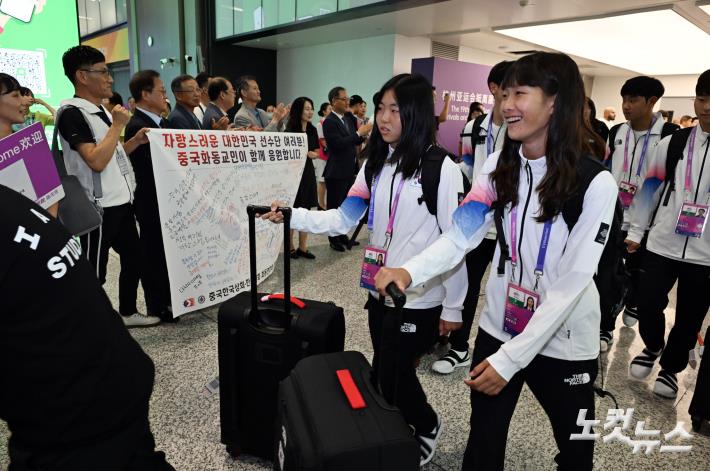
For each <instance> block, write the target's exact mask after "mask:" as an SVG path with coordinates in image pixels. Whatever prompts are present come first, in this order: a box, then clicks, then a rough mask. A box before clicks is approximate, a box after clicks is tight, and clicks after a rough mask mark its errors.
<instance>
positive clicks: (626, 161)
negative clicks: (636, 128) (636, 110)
mask: <svg viewBox="0 0 710 471" xmlns="http://www.w3.org/2000/svg"><path fill="white" fill-rule="evenodd" d="M657 119H658V117H657V116H654V117H653V120H652V121H651V127H649V128H648V131H647V132H646V136H645V137H644V139H643V147H642V148H641V157H640V158H639V163H638V165H637V166H636V177H637V178H638V177H640V176H641V167H642V166H643V162H644V160H646V152H647V151H648V141H649V140H650V139H651V130H652V129H653V125H654V124H656V120H657ZM630 137H631V123H629V124H628V129H627V130H626V142H625V143H624V173H626V172H628V171H629V138H630ZM630 176H631V175H629V177H630Z"/></svg>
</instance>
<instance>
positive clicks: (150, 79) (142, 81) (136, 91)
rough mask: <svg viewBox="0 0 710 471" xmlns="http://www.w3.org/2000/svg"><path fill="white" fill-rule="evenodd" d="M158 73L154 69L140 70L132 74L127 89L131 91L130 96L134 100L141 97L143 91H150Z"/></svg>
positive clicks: (158, 75)
mask: <svg viewBox="0 0 710 471" xmlns="http://www.w3.org/2000/svg"><path fill="white" fill-rule="evenodd" d="M159 77H160V74H159V73H158V72H156V71H155V70H150V69H147V70H141V71H139V72H136V73H135V74H133V77H131V81H130V82H129V83H128V89H129V90H130V91H131V96H132V97H133V99H134V100H136V102H139V101H141V100H142V99H143V92H148V93H152V92H153V88H154V87H155V79H157V78H159Z"/></svg>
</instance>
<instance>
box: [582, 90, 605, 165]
mask: <svg viewBox="0 0 710 471" xmlns="http://www.w3.org/2000/svg"><path fill="white" fill-rule="evenodd" d="M584 100H585V101H586V102H587V107H588V108H589V121H587V120H586V119H585V120H584V125H585V127H586V126H588V127H589V129H590V130H591V131H593V132H592V133H591V135H590V136H589V141H588V142H589V151H590V152H591V153H592V155H594V156H596V157H597V158H598V159H599V160H604V157H605V156H606V142H605V141H604V139H602V137H601V136H600V135H599V133H598V132H597V131H595V129H599V126H606V125H605V124H604V123H602V122H601V121H599V120H598V119H597V107H596V105H595V104H594V101H593V100H592V99H591V98H589V97H584Z"/></svg>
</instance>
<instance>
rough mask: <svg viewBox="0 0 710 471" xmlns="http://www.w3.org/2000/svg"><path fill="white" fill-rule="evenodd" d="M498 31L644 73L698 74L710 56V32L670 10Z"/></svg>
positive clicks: (708, 64) (709, 66) (709, 63)
mask: <svg viewBox="0 0 710 471" xmlns="http://www.w3.org/2000/svg"><path fill="white" fill-rule="evenodd" d="M496 32H498V33H500V34H504V35H507V36H511V37H513V38H516V39H520V40H523V41H527V42H531V43H534V44H539V45H540V46H543V47H546V48H550V49H554V50H557V51H561V52H565V53H567V54H573V55H575V56H579V57H584V58H587V59H591V60H594V61H597V62H601V63H604V64H609V65H613V66H616V67H621V68H623V69H627V70H633V71H635V72H638V73H641V74H645V75H676V74H699V73H701V72H703V71H704V70H706V69H708V68H710V54H703V53H700V51H710V35H708V34H707V33H706V32H704V31H703V30H701V29H700V28H698V27H697V26H695V25H694V24H693V23H691V22H689V21H687V20H686V19H685V18H683V17H682V16H680V15H678V14H676V13H675V12H673V11H672V10H659V11H650V12H644V13H632V14H628V15H621V16H610V17H606V18H599V19H594V20H580V21H569V22H564V23H554V24H548V25H538V26H527V27H523V28H500V29H496ZM681 38H682V41H681V40H680V39H681ZM691 50H692V51H696V53H692V52H690V51H691Z"/></svg>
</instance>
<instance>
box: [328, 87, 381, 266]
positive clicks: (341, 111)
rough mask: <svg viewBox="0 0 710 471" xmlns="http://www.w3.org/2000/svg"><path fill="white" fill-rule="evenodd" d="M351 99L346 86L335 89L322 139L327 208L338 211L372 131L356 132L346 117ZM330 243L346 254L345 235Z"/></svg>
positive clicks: (366, 126) (368, 127)
mask: <svg viewBox="0 0 710 471" xmlns="http://www.w3.org/2000/svg"><path fill="white" fill-rule="evenodd" d="M349 100H350V99H349V98H348V92H347V91H346V90H345V89H344V88H343V87H335V88H333V89H332V90H331V91H330V92H329V93H328V101H330V105H331V106H332V107H333V112H332V113H330V114H329V115H328V116H327V117H326V118H325V120H324V121H323V137H324V138H325V142H326V144H327V145H328V162H327V163H326V164H325V170H324V171H323V176H324V177H325V187H326V191H327V204H328V209H336V208H338V207H339V206H340V205H341V204H342V202H343V201H344V200H345V197H346V196H347V195H348V190H349V189H350V186H351V185H352V184H353V179H354V176H355V174H356V173H357V170H358V169H357V147H358V146H359V145H360V144H362V143H363V142H364V140H365V136H367V135H368V134H369V133H370V131H371V130H372V123H367V124H363V125H362V126H360V127H359V128H358V129H357V130H356V129H355V124H354V123H353V120H352V119H351V118H348V117H347V116H346V115H345V113H346V112H347V111H348V105H349ZM328 240H329V241H330V248H332V249H333V250H335V251H337V252H344V251H345V247H347V242H348V237H347V236H346V235H342V236H336V237H328Z"/></svg>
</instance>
